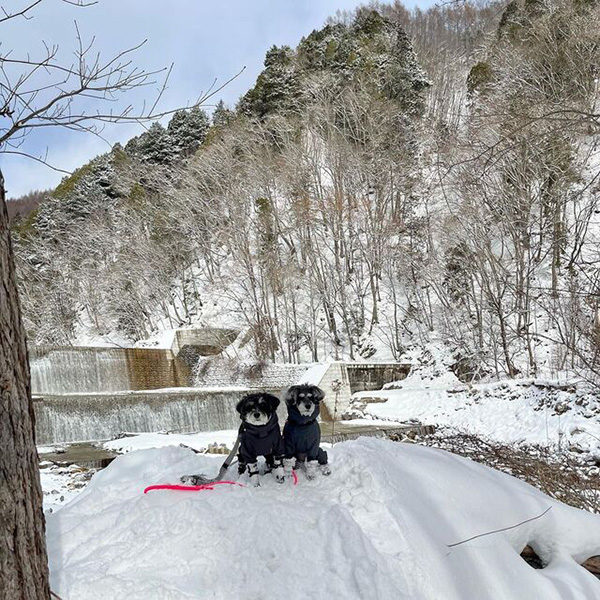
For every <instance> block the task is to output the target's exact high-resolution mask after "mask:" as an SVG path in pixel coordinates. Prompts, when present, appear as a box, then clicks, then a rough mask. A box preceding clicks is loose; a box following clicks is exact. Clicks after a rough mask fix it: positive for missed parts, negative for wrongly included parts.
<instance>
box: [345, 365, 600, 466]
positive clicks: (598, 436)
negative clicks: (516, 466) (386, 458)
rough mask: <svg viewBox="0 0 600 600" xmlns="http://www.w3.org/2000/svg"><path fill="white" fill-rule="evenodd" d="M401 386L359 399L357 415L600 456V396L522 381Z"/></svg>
mask: <svg viewBox="0 0 600 600" xmlns="http://www.w3.org/2000/svg"><path fill="white" fill-rule="evenodd" d="M397 385H398V386H399V387H400V388H401V389H386V390H381V391H374V392H359V393H357V394H355V395H354V396H353V401H352V406H353V409H354V413H355V414H358V415H362V416H365V417H371V418H374V419H383V420H394V421H404V422H406V421H411V420H413V421H414V420H417V421H419V422H421V423H424V424H426V425H440V426H448V427H453V428H457V429H460V430H464V431H470V432H472V433H475V434H477V435H482V436H486V437H489V438H491V439H494V440H497V441H499V442H503V443H517V444H521V443H527V444H540V445H544V446H555V447H556V446H559V445H562V447H563V448H567V447H569V446H576V447H577V448H579V450H580V451H581V452H591V453H593V454H597V455H598V456H600V447H599V442H600V419H599V418H598V414H599V413H600V400H599V399H598V396H597V395H596V394H593V393H584V392H582V391H579V390H578V391H576V392H572V393H571V392H565V391H560V390H558V389H556V388H555V387H552V386H551V385H550V383H549V382H541V381H535V382H527V381H519V380H512V381H508V380H507V381H503V382H496V383H489V384H479V385H473V386H471V387H470V388H469V387H467V386H465V385H463V384H460V383H452V382H451V381H446V380H444V379H438V378H432V379H430V380H427V379H424V378H420V377H411V376H409V378H407V379H406V380H403V381H401V382H398V384H397Z"/></svg>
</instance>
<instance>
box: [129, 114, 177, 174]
mask: <svg viewBox="0 0 600 600" xmlns="http://www.w3.org/2000/svg"><path fill="white" fill-rule="evenodd" d="M135 153H136V155H137V156H138V158H139V159H140V160H142V161H145V162H151V163H158V164H167V163H169V162H171V160H172V158H173V155H174V154H175V152H174V148H173V142H172V140H171V138H170V136H169V134H168V133H167V130H166V129H165V128H164V127H163V126H162V125H161V124H160V123H152V125H151V126H150V129H148V131H147V132H146V133H143V134H142V135H141V136H140V137H139V138H138V142H137V144H136V148H135Z"/></svg>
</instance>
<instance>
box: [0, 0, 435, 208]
mask: <svg viewBox="0 0 600 600" xmlns="http://www.w3.org/2000/svg"><path fill="white" fill-rule="evenodd" d="M31 3H32V0H29V1H28V2H27V1H25V0H10V1H8V0H4V2H2V1H0V7H2V6H3V7H4V9H6V10H10V11H15V9H16V8H18V7H21V8H22V7H25V6H27V5H29V4H31ZM362 3H363V2H360V1H358V0H220V1H217V2H215V1H214V0H211V1H208V0H99V2H98V3H97V4H94V5H92V6H88V7H86V8H76V7H74V6H72V5H69V4H67V3H65V2H62V0H42V2H41V3H40V4H39V5H38V6H37V7H35V9H34V10H33V11H32V12H31V13H30V14H31V15H32V16H33V18H30V19H28V20H26V19H23V18H20V19H13V20H10V21H6V22H4V23H0V28H1V30H0V34H1V35H0V39H1V40H2V41H1V44H0V53H1V54H2V55H3V56H5V55H6V53H7V52H9V51H10V52H11V56H13V57H23V56H27V54H30V55H31V56H33V57H35V56H40V55H43V53H44V45H43V43H44V42H45V43H46V44H48V45H49V46H52V45H57V46H58V48H59V50H58V52H59V56H60V57H61V59H62V60H63V62H64V63H67V64H69V62H70V61H71V60H72V55H73V51H74V50H75V49H76V47H77V38H76V29H75V22H76V23H77V27H78V29H79V31H80V32H81V36H82V38H83V39H84V40H86V42H87V43H89V42H90V41H91V40H92V39H94V45H93V48H94V52H99V53H100V55H101V57H102V58H103V59H104V60H105V61H106V59H110V58H112V57H113V56H114V55H116V54H117V53H118V52H119V51H121V50H125V49H128V48H131V47H133V46H135V45H137V44H139V43H140V42H143V41H144V40H147V41H146V43H145V44H144V45H143V46H142V47H141V48H140V49H139V50H137V51H136V52H135V53H134V54H133V55H132V59H133V61H134V62H135V65H136V66H138V67H139V68H142V69H146V70H149V71H154V70H156V69H159V68H163V67H168V66H169V65H171V64H173V70H172V73H171V76H170V78H169V82H168V88H167V89H166V91H165V93H164V95H163V97H162V99H161V104H160V106H159V109H163V110H169V109H173V108H177V107H181V106H185V105H189V104H193V103H194V102H196V101H197V99H198V98H199V97H200V96H201V95H202V93H203V92H206V90H207V89H209V88H210V87H211V85H213V83H214V82H215V80H216V82H217V83H216V85H217V86H219V85H220V84H223V83H224V82H226V81H227V80H228V79H230V78H231V77H233V76H234V75H235V74H236V73H239V72H240V71H241V70H242V69H243V68H244V67H245V70H244V71H243V72H242V73H241V74H240V75H239V76H238V77H237V78H236V79H235V80H234V81H233V82H231V83H230V84H228V85H227V86H226V87H225V88H224V89H223V90H221V91H220V92H219V93H218V95H216V96H215V97H213V98H212V99H210V100H209V101H208V104H209V105H210V104H214V103H216V102H217V101H218V100H219V99H223V100H224V101H225V103H226V104H228V105H229V106H233V105H234V104H235V103H236V101H237V100H238V98H239V97H240V96H241V95H242V94H243V93H244V92H245V91H246V90H248V89H249V88H250V87H251V86H252V85H253V84H254V81H255V79H256V77H257V75H258V74H259V73H260V71H261V69H262V64H263V60H264V55H265V52H266V51H267V50H268V49H269V48H270V47H271V46H273V45H278V46H279V45H283V44H287V45H289V46H292V47H294V46H295V45H296V44H297V43H298V42H299V41H300V39H301V38H302V37H303V36H305V35H307V34H308V33H310V32H311V31H312V30H313V29H318V28H320V27H322V26H323V24H324V22H325V20H326V18H327V17H328V16H330V15H334V14H335V13H336V11H337V10H352V9H354V8H355V7H356V6H358V5H360V4H362ZM433 3H434V2H433V1H432V0H407V1H406V2H405V5H406V6H407V7H408V8H412V7H414V6H416V5H419V6H420V7H422V8H425V7H427V6H429V5H431V4H433ZM9 76H12V77H13V80H14V77H16V76H18V73H17V72H16V71H15V72H12V73H9ZM161 80H162V76H159V78H158V82H157V83H156V84H154V85H150V86H147V87H144V88H141V89H136V90H132V91H131V92H129V93H128V94H127V96H123V97H122V98H120V99H118V100H117V101H116V102H115V103H113V104H114V108H118V106H125V105H126V104H133V105H134V107H137V108H138V109H139V108H140V107H141V106H142V105H143V102H144V101H147V102H148V101H150V102H152V101H153V99H154V98H155V97H156V95H157V92H158V89H159V87H160V81H161ZM0 81H1V80H0ZM39 100H41V98H40V99H39ZM96 104H97V103H96ZM88 108H94V105H93V104H92V102H91V101H89V102H88ZM207 108H208V109H209V110H210V106H208V107H207ZM167 120H168V119H167ZM2 126H5V123H3V124H2ZM143 130H144V129H143V126H142V125H140V124H137V123H127V124H119V125H110V126H107V127H106V128H105V129H104V130H103V131H102V138H103V139H100V138H99V137H97V136H94V135H91V134H85V133H80V132H79V133H77V132H72V131H68V130H65V129H62V128H53V129H50V128H44V129H38V130H36V131H35V132H34V133H32V134H30V135H29V136H27V138H25V140H24V142H23V145H22V146H21V147H20V148H18V151H19V152H26V153H29V154H32V155H35V156H38V157H42V156H43V157H47V161H48V162H49V163H51V164H52V165H54V166H56V167H57V168H59V169H62V170H64V171H72V170H74V169H76V168H77V167H79V166H81V165H83V164H84V163H85V162H87V161H88V160H89V159H91V158H93V157H94V156H96V155H98V154H102V153H104V152H107V151H108V150H110V148H111V146H112V144H114V143H116V142H120V143H122V144H124V143H125V142H127V140H128V139H130V138H131V137H133V136H134V135H138V134H139V133H141V132H142V131H143ZM5 149H6V148H4V150H5ZM0 167H1V168H2V171H3V174H4V178H5V181H6V189H7V195H8V197H18V196H20V195H22V194H25V193H27V192H29V191H31V190H34V189H45V188H50V187H54V186H56V185H57V184H58V183H59V182H60V180H61V179H62V178H63V177H64V176H65V174H64V173H61V172H58V171H54V170H52V169H51V168H49V167H47V166H45V165H43V164H41V163H39V162H35V161H33V160H31V159H27V158H24V157H22V156H18V155H9V154H6V153H3V152H2V151H0Z"/></svg>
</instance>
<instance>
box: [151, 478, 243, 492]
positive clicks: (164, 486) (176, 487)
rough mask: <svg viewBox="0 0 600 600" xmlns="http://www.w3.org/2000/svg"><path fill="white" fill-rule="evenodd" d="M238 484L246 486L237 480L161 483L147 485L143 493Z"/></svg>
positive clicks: (203, 488)
mask: <svg viewBox="0 0 600 600" xmlns="http://www.w3.org/2000/svg"><path fill="white" fill-rule="evenodd" d="M222 484H228V485H239V486H240V487H246V486H245V485H244V484H243V483H238V482H237V481H213V482H212V483H207V484H204V485H175V484H170V483H166V484H162V485H149V486H148V487H147V488H146V489H145V490H144V494H147V493H148V492H150V491H152V490H179V491H188V492H197V491H199V490H214V489H215V488H214V486H215V485H222Z"/></svg>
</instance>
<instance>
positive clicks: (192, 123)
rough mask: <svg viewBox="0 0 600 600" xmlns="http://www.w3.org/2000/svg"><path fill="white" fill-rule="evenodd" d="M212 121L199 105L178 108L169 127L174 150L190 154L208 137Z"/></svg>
mask: <svg viewBox="0 0 600 600" xmlns="http://www.w3.org/2000/svg"><path fill="white" fill-rule="evenodd" d="M209 126H210V122H209V119H208V116H207V114H206V112H204V111H203V110H201V109H200V108H198V107H194V108H192V109H191V110H178V111H177V112H176V113H175V114H174V115H173V117H172V119H171V121H170V122H169V125H168V127H167V132H168V134H169V136H170V138H171V144H172V151H173V152H174V153H176V154H179V155H181V156H190V155H191V154H193V153H194V152H195V151H196V150H197V149H198V148H199V147H200V144H202V142H203V141H204V139H205V138H206V133H207V131H208V128H209Z"/></svg>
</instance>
